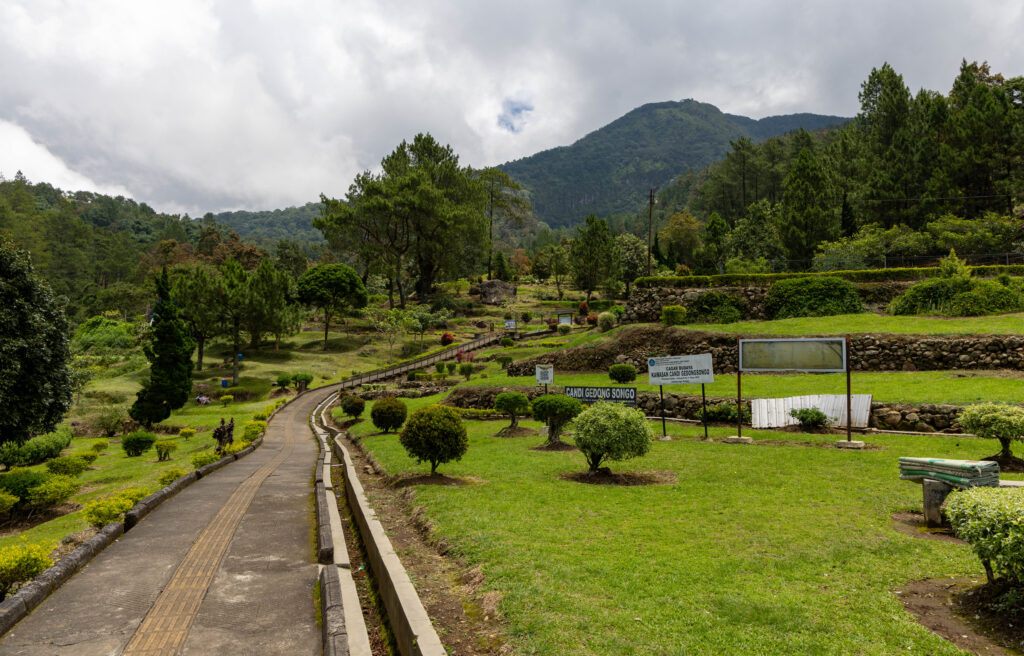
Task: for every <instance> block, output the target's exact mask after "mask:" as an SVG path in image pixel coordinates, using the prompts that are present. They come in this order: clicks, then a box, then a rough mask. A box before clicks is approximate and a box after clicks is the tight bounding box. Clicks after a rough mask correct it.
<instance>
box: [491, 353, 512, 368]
mask: <svg viewBox="0 0 1024 656" xmlns="http://www.w3.org/2000/svg"><path fill="white" fill-rule="evenodd" d="M512 359H513V358H512V356H511V355H499V356H498V357H496V358H494V360H495V362H497V363H498V364H499V365H501V368H502V369H508V366H509V365H510V364H512Z"/></svg>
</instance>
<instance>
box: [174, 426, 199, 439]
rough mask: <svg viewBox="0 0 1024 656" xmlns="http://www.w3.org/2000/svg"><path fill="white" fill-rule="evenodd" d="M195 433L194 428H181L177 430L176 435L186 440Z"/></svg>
mask: <svg viewBox="0 0 1024 656" xmlns="http://www.w3.org/2000/svg"><path fill="white" fill-rule="evenodd" d="M195 434H196V429H194V428H182V429H181V430H180V431H178V437H180V438H181V439H183V440H185V441H186V442H188V441H189V438H191V437H193V436H194V435H195Z"/></svg>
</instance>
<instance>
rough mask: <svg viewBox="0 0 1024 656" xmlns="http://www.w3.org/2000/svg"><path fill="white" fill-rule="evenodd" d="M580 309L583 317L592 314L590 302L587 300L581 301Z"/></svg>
mask: <svg viewBox="0 0 1024 656" xmlns="http://www.w3.org/2000/svg"><path fill="white" fill-rule="evenodd" d="M578 309H579V314H580V316H581V317H585V316H587V315H588V314H590V304H589V303H587V302H586V301H580V304H579V307H578Z"/></svg>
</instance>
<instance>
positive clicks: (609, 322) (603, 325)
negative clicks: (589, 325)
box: [597, 312, 615, 333]
mask: <svg viewBox="0 0 1024 656" xmlns="http://www.w3.org/2000/svg"><path fill="white" fill-rule="evenodd" d="M614 327H615V315H614V314H612V313H611V312H602V313H601V314H599V315H597V329H598V330H600V331H601V332H602V333H606V332H608V331H609V330H611V329H612V328H614Z"/></svg>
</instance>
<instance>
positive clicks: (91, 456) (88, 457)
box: [77, 451, 99, 465]
mask: <svg viewBox="0 0 1024 656" xmlns="http://www.w3.org/2000/svg"><path fill="white" fill-rule="evenodd" d="M77 457H79V458H81V459H82V460H84V461H85V464H86V465H91V464H92V463H94V462H96V458H98V457H99V454H98V453H95V452H93V451H86V452H85V453H79V454H78V456H77Z"/></svg>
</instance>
